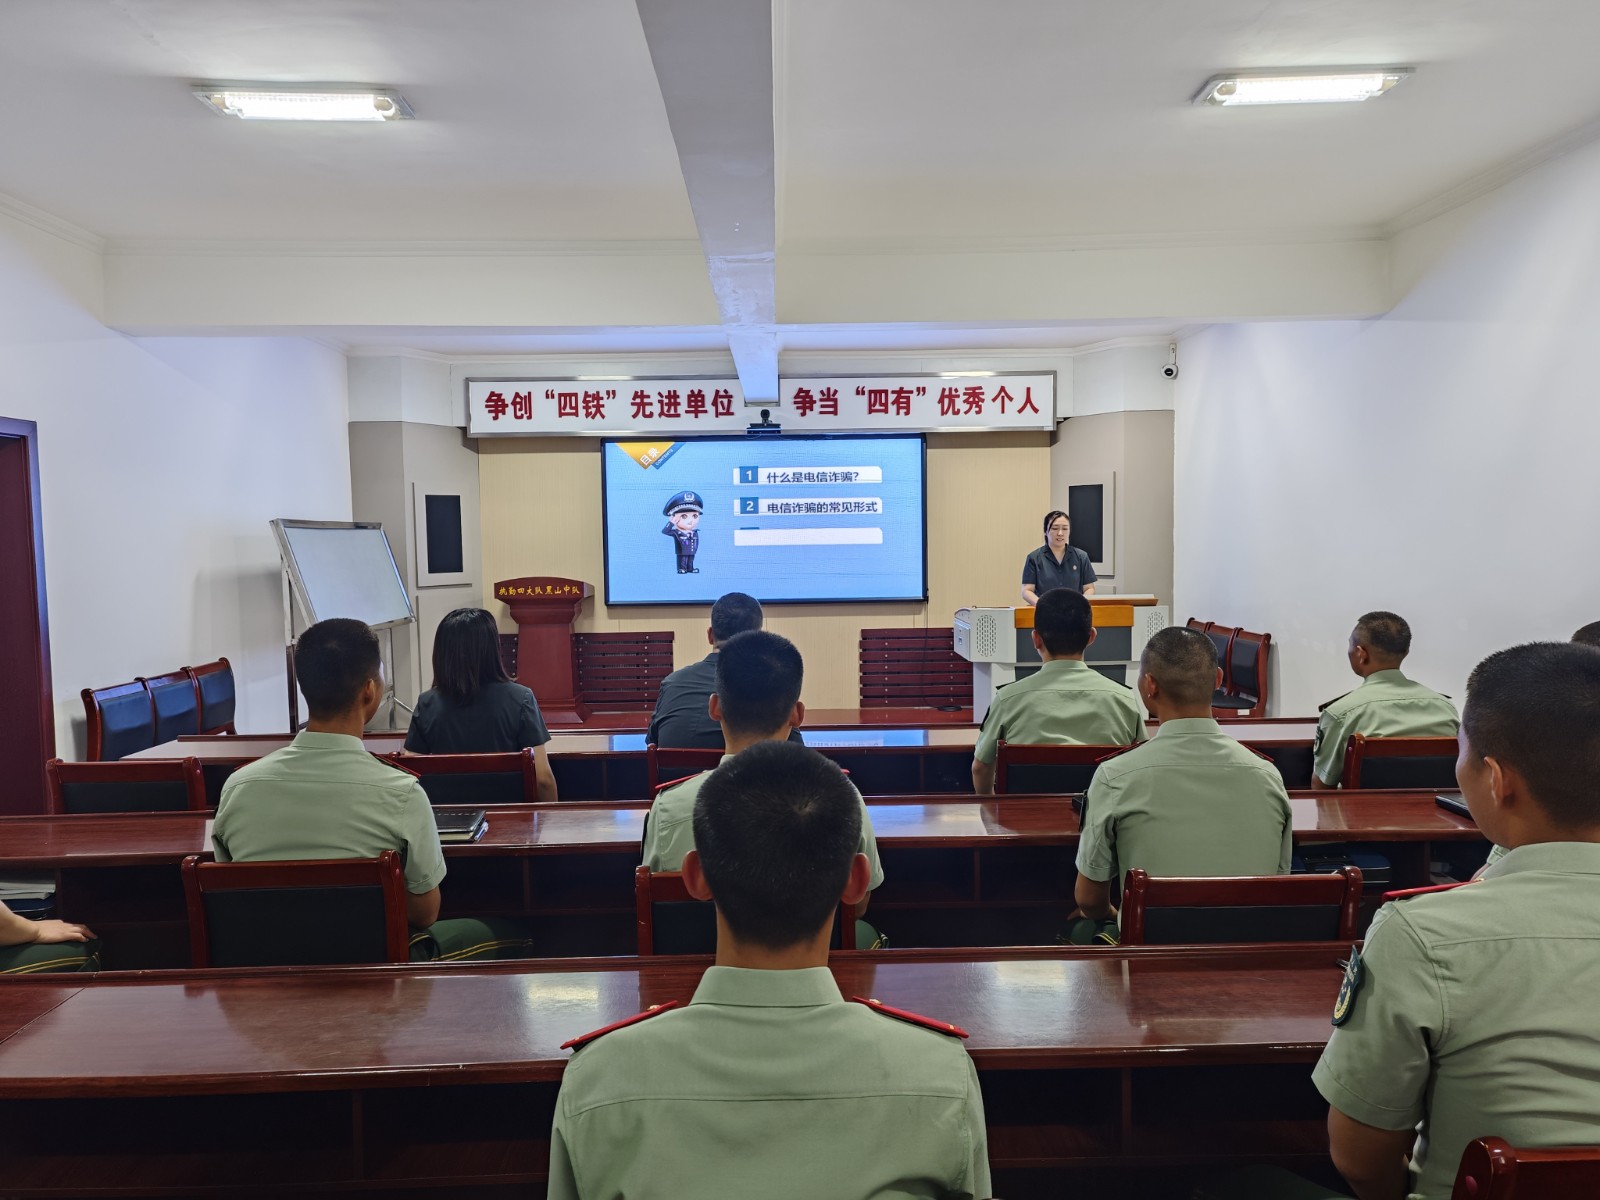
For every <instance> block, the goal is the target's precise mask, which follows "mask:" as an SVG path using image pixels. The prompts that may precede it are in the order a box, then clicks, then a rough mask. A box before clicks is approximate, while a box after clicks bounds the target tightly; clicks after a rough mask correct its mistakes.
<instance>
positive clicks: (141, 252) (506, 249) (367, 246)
mask: <svg viewBox="0 0 1600 1200" xmlns="http://www.w3.org/2000/svg"><path fill="white" fill-rule="evenodd" d="M103 246H104V252H105V253H106V254H107V255H115V256H118V257H144V256H153V257H169V256H189V257H200V258H207V257H214V258H238V257H243V258H589V257H597V256H622V257H632V258H664V257H682V256H690V257H696V258H698V257H699V256H700V253H701V251H700V243H699V242H697V241H692V240H689V239H678V240H672V241H646V240H639V241H581V242H579V241H574V242H538V241H514V242H513V241H506V242H470V241H461V242H405V241H398V242H395V241H389V242H364V241H363V242H284V241H248V240H244V239H227V240H222V239H203V238H112V239H108V240H105V241H104V242H103Z"/></svg>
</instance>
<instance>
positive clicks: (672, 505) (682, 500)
mask: <svg viewBox="0 0 1600 1200" xmlns="http://www.w3.org/2000/svg"><path fill="white" fill-rule="evenodd" d="M705 507H706V504H705V501H704V500H702V499H700V495H699V493H697V492H679V493H678V494H677V495H676V496H674V497H673V498H672V499H671V500H668V501H667V503H666V506H665V507H664V508H662V510H661V515H662V516H664V517H666V518H667V523H666V524H665V525H664V526H662V528H661V532H662V533H664V534H666V535H667V536H668V537H670V538H672V539H674V540H675V541H676V542H677V546H676V547H675V548H674V549H675V550H676V551H677V555H678V574H679V575H698V574H700V568H699V567H697V566H695V565H694V556H695V551H697V550H699V549H700V514H701V513H703V512H704V511H705Z"/></svg>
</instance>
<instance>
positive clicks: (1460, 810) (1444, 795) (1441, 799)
mask: <svg viewBox="0 0 1600 1200" xmlns="http://www.w3.org/2000/svg"><path fill="white" fill-rule="evenodd" d="M1433 802H1434V803H1435V804H1437V805H1438V806H1439V807H1440V808H1442V809H1444V810H1445V811H1446V812H1453V813H1455V814H1456V816H1458V817H1465V818H1466V819H1467V820H1469V821H1470V820H1472V810H1471V809H1470V808H1468V807H1467V802H1466V801H1465V800H1463V799H1462V798H1461V793H1460V792H1439V793H1437V794H1436V795H1435V796H1434V798H1433Z"/></svg>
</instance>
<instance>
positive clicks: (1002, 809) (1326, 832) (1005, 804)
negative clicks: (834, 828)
mask: <svg viewBox="0 0 1600 1200" xmlns="http://www.w3.org/2000/svg"><path fill="white" fill-rule="evenodd" d="M1291 796H1292V797H1293V798H1295V799H1299V800H1307V799H1312V800H1318V801H1319V802H1324V803H1329V804H1334V803H1337V804H1340V805H1357V806H1359V805H1361V804H1364V803H1371V804H1374V805H1376V804H1391V805H1392V804H1395V803H1415V804H1417V805H1418V807H1419V808H1420V809H1421V812H1419V814H1418V824H1416V825H1414V826H1410V827H1407V826H1405V825H1400V826H1399V827H1390V828H1385V827H1382V826H1377V827H1372V828H1366V829H1363V828H1361V827H1360V826H1359V825H1356V826H1355V827H1354V828H1353V829H1348V830H1341V829H1337V828H1324V827H1322V826H1320V825H1319V826H1313V827H1309V828H1298V827H1297V828H1296V829H1295V830H1294V835H1295V837H1296V839H1297V840H1308V839H1313V838H1326V839H1327V840H1334V841H1356V842H1429V841H1475V840H1478V839H1481V838H1482V837H1483V834H1482V832H1481V831H1480V830H1479V829H1478V827H1477V826H1476V825H1474V824H1473V823H1472V822H1471V821H1469V820H1467V819H1466V818H1465V817H1461V816H1458V815H1456V814H1455V813H1451V812H1447V811H1445V810H1444V809H1441V808H1439V807H1437V805H1435V804H1434V803H1433V796H1434V791H1433V790H1432V789H1419V790H1413V791H1393V792H1390V791H1383V792H1379V791H1373V792H1348V793H1347V792H1325V791H1324V792H1315V791H1307V790H1300V789H1296V791H1294V792H1292V793H1291ZM956 804H967V805H974V806H977V807H979V808H980V809H988V810H989V811H991V812H992V814H993V816H994V819H995V820H997V821H1004V820H1005V814H1006V810H1007V809H1011V810H1013V811H1015V812H1018V813H1023V812H1028V811H1033V812H1040V811H1048V810H1053V809H1056V808H1057V807H1060V808H1062V809H1064V810H1065V811H1063V812H1062V813H1061V817H1062V820H1063V826H1062V828H1061V829H1060V830H1059V831H1050V832H1033V833H1030V832H1027V831H1018V832H1010V831H1007V832H986V833H985V834H983V835H982V836H971V835H964V834H952V833H916V834H909V835H903V836H902V835H897V834H896V833H895V832H894V831H892V830H886V831H884V832H882V833H880V835H879V841H880V843H881V844H882V845H883V846H885V847H889V848H894V849H917V848H924V847H929V846H934V847H949V848H958V847H963V846H969V845H970V846H1002V845H1011V844H1017V843H1022V844H1028V845H1041V846H1043V845H1070V844H1071V843H1072V842H1073V841H1074V840H1076V839H1077V837H1078V836H1079V830H1078V819H1077V816H1076V815H1075V814H1073V813H1072V812H1071V809H1070V801H1069V798H1068V797H1065V796H1055V795H1012V796H973V795H966V794H962V793H954V792H952V793H933V794H929V795H922V796H918V795H902V796H883V797H877V796H869V797H868V798H867V808H868V811H869V812H872V811H874V810H877V809H887V808H894V807H910V806H919V805H920V806H922V807H927V808H937V807H940V806H944V805H956ZM648 807H649V806H648V804H647V803H646V802H645V801H643V800H582V801H561V802H557V803H554V804H508V805H502V806H496V807H491V808H490V809H489V810H488V811H489V821H490V830H491V832H492V831H493V828H494V814H495V813H496V812H497V811H498V812H500V813H503V814H505V815H506V816H515V817H516V818H517V819H518V820H529V819H533V818H536V817H537V816H538V815H539V814H541V813H543V814H550V815H552V816H557V817H560V816H565V815H569V814H577V813H585V812H607V813H616V812H637V811H643V810H645V809H647V808H648ZM1423 815H1426V817H1427V818H1428V820H1429V821H1430V822H1433V823H1435V824H1433V826H1432V827H1424V825H1423V824H1422V823H1421V817H1422V816H1423ZM208 819H210V817H209V814H207V813H187V812H184V813H127V814H115V815H114V816H111V817H108V816H107V815H106V814H87V813H85V814H71V815H61V816H8V817H0V869H12V870H16V869H21V870H70V869H75V868H76V869H85V868H92V867H95V866H164V865H168V864H171V863H174V862H176V861H178V860H179V859H181V858H182V857H183V856H184V855H186V854H196V853H207V852H209V849H210V848H209V847H207V846H203V845H200V844H198V843H197V844H195V845H192V846H186V847H183V848H181V849H173V848H172V847H170V846H167V847H162V848H158V849H154V850H149V851H132V852H130V851H126V850H115V851H100V850H96V849H91V850H89V851H87V852H81V851H80V852H78V853H76V854H73V853H71V852H68V851H64V850H58V851H57V852H56V853H54V854H41V855H31V856H17V855H13V854H10V853H8V850H9V844H8V841H7V839H6V837H5V831H6V828H7V826H8V825H11V826H14V825H15V824H16V823H17V822H47V823H48V824H49V826H50V827H51V828H60V829H63V830H66V831H69V832H70V831H73V830H74V829H76V828H79V827H81V828H83V829H85V830H90V829H93V828H94V826H95V825H96V824H98V823H101V822H105V821H107V820H116V821H118V822H121V821H135V822H139V823H141V824H143V823H146V822H150V823H154V822H158V821H166V822H169V823H170V824H171V825H172V826H173V828H174V829H175V830H178V829H183V830H187V828H188V823H190V822H194V823H197V824H196V830H195V831H196V834H198V833H199V832H200V831H201V830H203V829H204V822H205V821H206V820H208ZM1441 822H1442V824H1438V823H1441ZM174 840H177V835H176V834H175V837H174ZM638 848H639V841H638V839H637V838H622V839H618V840H615V841H603V840H601V841H584V842H560V843H549V844H541V843H540V842H538V841H537V840H525V841H520V842H497V841H493V840H485V841H478V842H466V843H451V844H448V845H446V846H445V847H444V851H445V855H446V856H447V857H449V858H497V857H498V858H523V857H541V856H544V855H563V854H565V855H581V854H607V853H615V854H623V853H631V852H636V851H637V850H638Z"/></svg>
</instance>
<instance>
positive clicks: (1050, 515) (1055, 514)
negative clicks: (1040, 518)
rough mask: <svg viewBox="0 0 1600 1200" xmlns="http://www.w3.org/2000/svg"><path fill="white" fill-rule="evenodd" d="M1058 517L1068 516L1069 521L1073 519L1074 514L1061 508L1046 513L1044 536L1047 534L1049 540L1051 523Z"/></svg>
mask: <svg viewBox="0 0 1600 1200" xmlns="http://www.w3.org/2000/svg"><path fill="white" fill-rule="evenodd" d="M1057 517H1066V518H1067V520H1069V521H1070V520H1072V516H1071V514H1070V513H1064V512H1062V511H1061V510H1060V509H1059V508H1057V509H1052V510H1051V511H1050V512H1047V513H1045V515H1044V536H1045V538H1046V540H1048V539H1049V537H1050V523H1051V522H1052V521H1054V520H1055V519H1056V518H1057Z"/></svg>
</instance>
